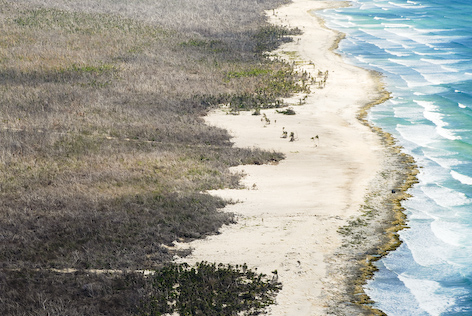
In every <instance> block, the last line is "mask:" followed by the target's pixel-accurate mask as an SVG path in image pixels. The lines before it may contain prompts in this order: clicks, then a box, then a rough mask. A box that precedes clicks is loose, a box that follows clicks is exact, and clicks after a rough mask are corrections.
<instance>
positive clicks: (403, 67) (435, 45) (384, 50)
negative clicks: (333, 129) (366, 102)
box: [318, 0, 472, 316]
mask: <svg viewBox="0 0 472 316" xmlns="http://www.w3.org/2000/svg"><path fill="white" fill-rule="evenodd" d="M351 3H352V7H350V8H342V9H336V10H326V11H322V12H318V14H319V15H321V16H322V17H323V18H324V19H325V20H326V22H327V23H326V24H327V26H328V27H329V28H332V29H336V30H339V31H341V32H344V33H346V35H347V37H346V39H345V40H343V41H342V42H341V43H340V47H339V50H338V52H339V53H341V54H342V55H344V56H345V57H346V60H347V61H348V62H350V63H353V64H356V65H359V66H362V67H364V68H368V69H373V70H377V71H379V72H381V73H382V74H383V75H384V82H385V83H386V89H387V90H389V91H391V92H392V96H393V98H392V99H391V100H389V101H387V102H385V103H383V104H381V105H379V106H377V107H375V108H374V109H372V110H371V112H370V115H369V119H370V121H371V122H373V124H375V125H378V126H380V127H382V128H383V129H384V130H386V131H388V132H390V133H392V134H393V135H394V136H395V137H396V138H397V140H398V142H399V144H400V145H401V146H403V147H404V151H405V152H407V153H409V154H411V155H412V156H413V157H414V158H415V159H416V161H417V163H418V165H419V166H420V167H421V168H420V174H419V175H418V179H419V183H418V184H416V185H415V186H414V188H412V189H411V190H410V193H411V194H412V195H413V197H412V198H411V199H409V200H408V201H406V202H405V203H404V204H403V206H404V207H405V208H406V213H407V215H408V225H409V227H410V228H409V229H406V230H403V231H401V233H400V236H401V240H402V241H403V244H402V245H401V246H400V247H399V249H398V250H396V251H394V252H392V253H390V254H389V255H388V256H387V257H385V258H383V259H382V260H381V261H380V262H379V263H378V267H379V269H380V270H379V272H377V273H376V275H375V277H374V279H373V280H372V281H370V282H369V283H368V284H367V286H366V291H367V293H368V294H369V295H370V296H371V298H372V299H373V300H374V301H375V302H376V303H375V307H377V308H379V309H381V310H382V311H384V312H385V313H386V314H387V315H391V316H412V315H418V316H419V315H421V316H423V315H472V1H471V0H414V1H409V0H354V1H352V2H351Z"/></svg>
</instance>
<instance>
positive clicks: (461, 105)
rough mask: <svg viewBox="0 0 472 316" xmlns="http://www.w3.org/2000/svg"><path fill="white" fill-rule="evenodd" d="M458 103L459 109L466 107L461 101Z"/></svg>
mask: <svg viewBox="0 0 472 316" xmlns="http://www.w3.org/2000/svg"><path fill="white" fill-rule="evenodd" d="M456 91H457V90H456ZM458 105H459V107H460V108H461V109H466V108H467V106H466V105H464V104H462V103H459V104H458Z"/></svg>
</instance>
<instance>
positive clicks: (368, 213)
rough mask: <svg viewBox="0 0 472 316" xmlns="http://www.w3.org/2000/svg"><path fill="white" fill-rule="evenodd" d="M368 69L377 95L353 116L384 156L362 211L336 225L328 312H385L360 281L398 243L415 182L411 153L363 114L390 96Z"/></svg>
mask: <svg viewBox="0 0 472 316" xmlns="http://www.w3.org/2000/svg"><path fill="white" fill-rule="evenodd" d="M371 73H372V76H373V77H374V78H375V80H376V81H377V83H378V89H379V98H378V99H376V100H375V101H373V102H370V103H368V104H366V105H365V106H364V107H362V108H361V109H360V110H359V112H358V115H357V119H358V120H359V121H360V122H361V123H362V124H364V125H366V126H368V127H369V128H370V129H371V130H372V131H373V132H374V133H376V134H377V135H379V137H380V139H381V142H382V144H383V146H384V148H385V150H384V160H383V162H382V168H381V170H380V171H379V172H378V174H377V175H376V176H375V178H374V179H373V180H372V182H371V184H370V187H369V190H368V192H369V193H368V194H367V195H366V197H365V201H364V204H363V205H361V210H360V211H361V215H359V216H358V217H357V218H355V219H352V220H351V221H349V222H348V223H347V225H345V226H343V227H341V228H340V229H339V230H338V232H339V233H340V234H342V235H343V243H342V246H341V247H340V248H339V249H338V251H337V252H336V253H335V255H334V256H333V257H332V258H327V261H328V262H329V267H330V268H329V271H328V276H327V280H325V282H335V283H336V284H337V285H339V287H338V288H334V289H333V288H331V289H330V290H327V294H326V295H327V302H328V303H327V313H328V314H335V315H353V314H355V315H359V314H361V315H386V314H385V313H383V312H382V311H381V310H379V309H376V308H375V307H374V306H373V303H374V302H373V301H372V300H371V299H370V297H369V296H368V295H367V294H366V293H365V291H364V285H365V284H366V283H367V281H368V280H370V279H372V278H373V277H374V273H375V272H376V271H377V270H378V269H377V267H376V266H375V262H376V261H378V260H380V259H381V258H383V257H384V256H386V255H387V254H388V253H389V252H391V251H394V250H395V249H397V248H398V247H399V246H400V245H401V244H402V241H401V240H400V237H399V233H398V232H399V231H400V230H402V229H405V228H408V226H407V218H406V215H405V213H404V208H403V207H402V201H403V200H406V199H408V198H409V197H411V195H410V194H408V193H407V191H408V189H409V188H411V187H412V186H413V185H414V184H415V183H417V182H418V180H417V177H416V175H417V174H418V167H417V165H416V163H415V160H414V158H413V157H412V156H410V155H408V154H405V153H403V152H402V147H401V146H398V145H396V140H395V138H394V137H393V136H392V135H391V134H390V133H388V132H385V131H383V130H382V129H381V128H379V127H377V126H374V125H372V124H371V123H370V122H368V120H367V119H366V116H367V113H368V110H369V109H370V108H372V107H374V106H376V105H378V104H381V103H383V102H385V101H387V100H388V99H390V93H389V92H388V91H386V90H385V89H384V87H383V84H382V82H381V74H379V73H377V72H375V71H371Z"/></svg>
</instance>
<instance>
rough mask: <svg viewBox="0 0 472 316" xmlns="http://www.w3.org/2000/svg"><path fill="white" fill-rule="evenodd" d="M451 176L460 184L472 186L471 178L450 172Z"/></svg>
mask: <svg viewBox="0 0 472 316" xmlns="http://www.w3.org/2000/svg"><path fill="white" fill-rule="evenodd" d="M450 173H451V176H452V177H453V178H454V179H456V180H457V181H459V182H461V183H462V184H467V185H472V177H469V176H466V175H463V174H462V173H459V172H456V171H454V170H451V172H450Z"/></svg>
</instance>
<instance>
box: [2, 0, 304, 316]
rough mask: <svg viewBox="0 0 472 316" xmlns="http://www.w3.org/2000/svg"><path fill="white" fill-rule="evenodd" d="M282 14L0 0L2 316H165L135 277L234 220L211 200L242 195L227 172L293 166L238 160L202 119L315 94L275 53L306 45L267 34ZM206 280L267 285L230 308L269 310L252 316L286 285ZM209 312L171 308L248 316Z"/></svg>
mask: <svg viewBox="0 0 472 316" xmlns="http://www.w3.org/2000/svg"><path fill="white" fill-rule="evenodd" d="M284 2H285V1H284V0H260V1H247V0H236V1H232V0H231V1H230V0H218V1H217V0H205V1H203V0H180V1H177V0H173V1H170V0H169V1H166V0H158V1H156V0H152V1H151V0H127V1H124V0H123V1H121V0H120V1H115V0H113V1H112V0H101V1H98V0H92V1H72V0H43V1H40V0H15V1H8V0H0V29H1V34H0V267H1V271H0V312H1V314H2V315H50V316H52V315H161V314H162V313H164V312H163V310H162V309H161V310H159V309H158V308H157V307H155V306H157V305H156V304H157V303H155V302H158V301H159V300H158V299H156V297H157V296H158V295H157V294H156V293H154V292H155V291H157V287H156V286H157V285H156V283H155V280H154V281H153V278H151V277H145V276H144V275H143V274H142V273H138V272H132V271H135V270H144V269H157V270H158V271H164V270H162V269H166V267H167V269H169V265H168V263H169V262H170V261H171V259H172V257H173V256H174V255H175V253H174V252H172V251H170V250H169V249H168V247H165V246H170V245H172V242H173V241H175V240H179V241H185V240H191V239H195V238H203V237H205V236H207V235H209V234H215V233H217V232H218V229H219V228H220V227H221V226H222V225H224V224H228V223H231V222H233V221H234V219H233V216H232V214H227V213H222V212H220V211H219V209H221V208H222V207H224V205H225V204H227V203H228V201H223V200H221V199H218V198H216V197H212V196H209V195H208V194H206V193H205V191H206V190H210V189H218V188H227V187H230V188H237V187H238V186H239V179H240V176H241V175H238V174H232V173H231V172H230V171H229V169H228V168H229V167H230V166H235V165H239V164H263V163H269V162H277V161H279V160H280V159H283V157H282V155H281V154H279V153H276V152H266V151H261V150H256V149H240V148H234V147H233V146H232V143H231V141H230V137H229V134H228V133H227V132H226V131H225V130H222V129H218V128H215V127H210V126H207V125H205V124H204V122H203V120H202V116H203V115H205V113H207V111H208V110H209V109H211V108H214V107H217V106H219V105H220V104H221V103H225V104H229V105H230V106H231V108H232V109H233V111H234V112H235V113H237V112H238V111H240V110H249V109H257V108H267V107H277V106H280V105H281V103H280V97H283V96H287V95H289V94H290V93H293V92H300V91H305V92H306V91H307V89H308V88H307V86H306V84H305V82H306V81H307V78H306V75H305V74H299V73H297V72H296V71H294V70H293V68H292V67H291V66H289V65H287V64H284V63H282V62H280V61H276V60H275V61H274V60H272V61H271V60H269V59H268V58H267V57H266V55H265V54H266V52H267V51H270V50H271V49H273V48H275V47H277V45H278V44H279V43H281V42H283V41H287V40H289V38H288V37H287V36H288V35H290V34H294V33H297V32H298V31H297V30H289V29H287V28H279V27H273V26H269V25H268V24H267V23H266V21H265V18H264V16H263V10H266V9H271V8H274V7H276V6H278V5H280V4H282V3H284ZM181 255H185V254H181ZM241 264H243V263H241ZM62 269H74V270H73V271H74V272H71V273H63V272H61V270H62ZM92 269H98V270H120V271H123V272H121V273H109V272H107V273H92V272H91V271H92ZM175 269H176V271H180V272H181V273H187V272H186V271H187V270H188V269H190V270H191V268H188V269H187V268H185V267H177V268H175ZM195 269H196V270H194V271H197V272H198V271H199V269H198V268H195ZM200 269H204V270H205V271H206V273H210V271H212V272H211V273H214V274H215V275H218V277H215V278H214V277H211V278H206V279H205V280H206V281H202V280H200V281H198V283H201V282H207V281H208V282H210V283H211V284H212V285H211V286H210V288H212V286H214V284H215V283H222V284H224V282H222V281H221V282H219V281H215V280H222V277H221V275H222V272H221V271H231V273H233V274H231V273H230V272H228V273H227V274H228V275H232V277H233V278H234V279H241V278H248V279H250V280H259V282H261V283H260V286H259V287H258V288H257V289H251V290H250V291H252V292H250V294H248V293H249V292H248V293H246V294H245V295H246V296H244V295H242V296H241V293H239V294H237V295H236V298H237V299H234V298H231V300H236V301H241V297H245V300H246V301H247V302H249V301H251V300H253V301H254V302H259V303H260V306H259V305H258V306H256V305H257V304H256V305H250V304H249V303H244V304H246V305H244V304H243V303H242V304H243V305H244V306H246V309H244V308H243V309H241V310H246V313H247V314H257V313H259V312H261V311H262V310H263V307H264V306H265V305H264V304H266V303H268V302H270V301H271V297H273V295H275V293H276V292H277V289H278V288H279V284H278V283H276V282H275V283H274V282H272V281H271V279H270V278H268V277H264V278H263V277H262V276H260V275H257V274H254V273H252V272H251V273H248V272H247V271H248V270H247V268H244V269H243V270H244V271H243V270H241V269H242V268H239V267H238V268H235V267H229V268H228V267H221V266H215V265H208V266H206V265H202V266H201V267H200ZM125 271H127V272H125ZM165 271H171V270H165ZM172 271H174V270H172ZM180 272H179V273H180ZM161 275H162V274H161ZM166 275H167V276H168V275H174V274H172V273H171V274H166ZM172 278H174V279H173V280H174V282H177V281H176V280H177V279H176V277H175V276H173V277H172ZM192 278H193V277H192ZM194 279H195V278H194ZM178 282H180V283H181V282H182V281H178ZM251 282H252V281H251ZM254 284H258V283H257V282H256V281H254ZM262 289H264V290H262ZM220 290H221V289H220ZM214 291H217V290H216V287H215V289H214ZM237 291H246V292H247V291H249V290H247V289H244V290H240V289H239V290H236V289H235V290H234V292H235V293H236V292H237ZM264 291H265V292H264ZM152 293H154V294H152ZM257 293H259V294H257ZM261 293H262V294H261ZM264 293H265V294H264ZM151 294H152V295H151ZM156 295H157V296H156ZM161 295H162V293H161ZM238 295H239V296H238ZM264 295H266V296H264ZM181 296H182V297H184V296H185V295H184V294H181ZM187 296H188V295H187ZM169 300H170V299H169ZM243 301H244V300H243ZM150 302H154V303H152V304H151V303H150ZM211 302H213V303H211ZM211 302H210V303H208V302H207V303H208V304H207V303H205V304H207V305H208V306H207V305H205V304H203V303H202V304H203V305H202V307H201V308H200V307H198V306H199V304H200V303H192V304H191V305H196V306H197V307H195V308H196V309H195V310H190V311H187V312H185V311H186V310H185V308H184V307H177V306H174V307H172V308H175V309H176V310H180V311H182V314H185V315H199V314H202V313H203V314H202V315H233V314H234V313H235V311H241V310H238V309H237V308H236V307H235V308H234V309H233V310H229V309H225V310H218V309H217V308H216V307H215V306H216V303H215V302H214V301H211ZM264 302H265V303H264ZM259 303H258V304H259ZM153 304H154V305H153ZM225 304H226V305H228V304H227V303H224V304H223V305H225ZM164 305H165V304H164ZM226 305H225V306H226ZM204 306H207V307H204ZM212 306H213V307H212ZM199 308H200V309H199ZM205 308H206V309H205ZM212 308H213V312H209V311H211V310H212ZM171 311H172V310H170V309H169V310H165V312H171ZM203 311H204V312H203Z"/></svg>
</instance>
